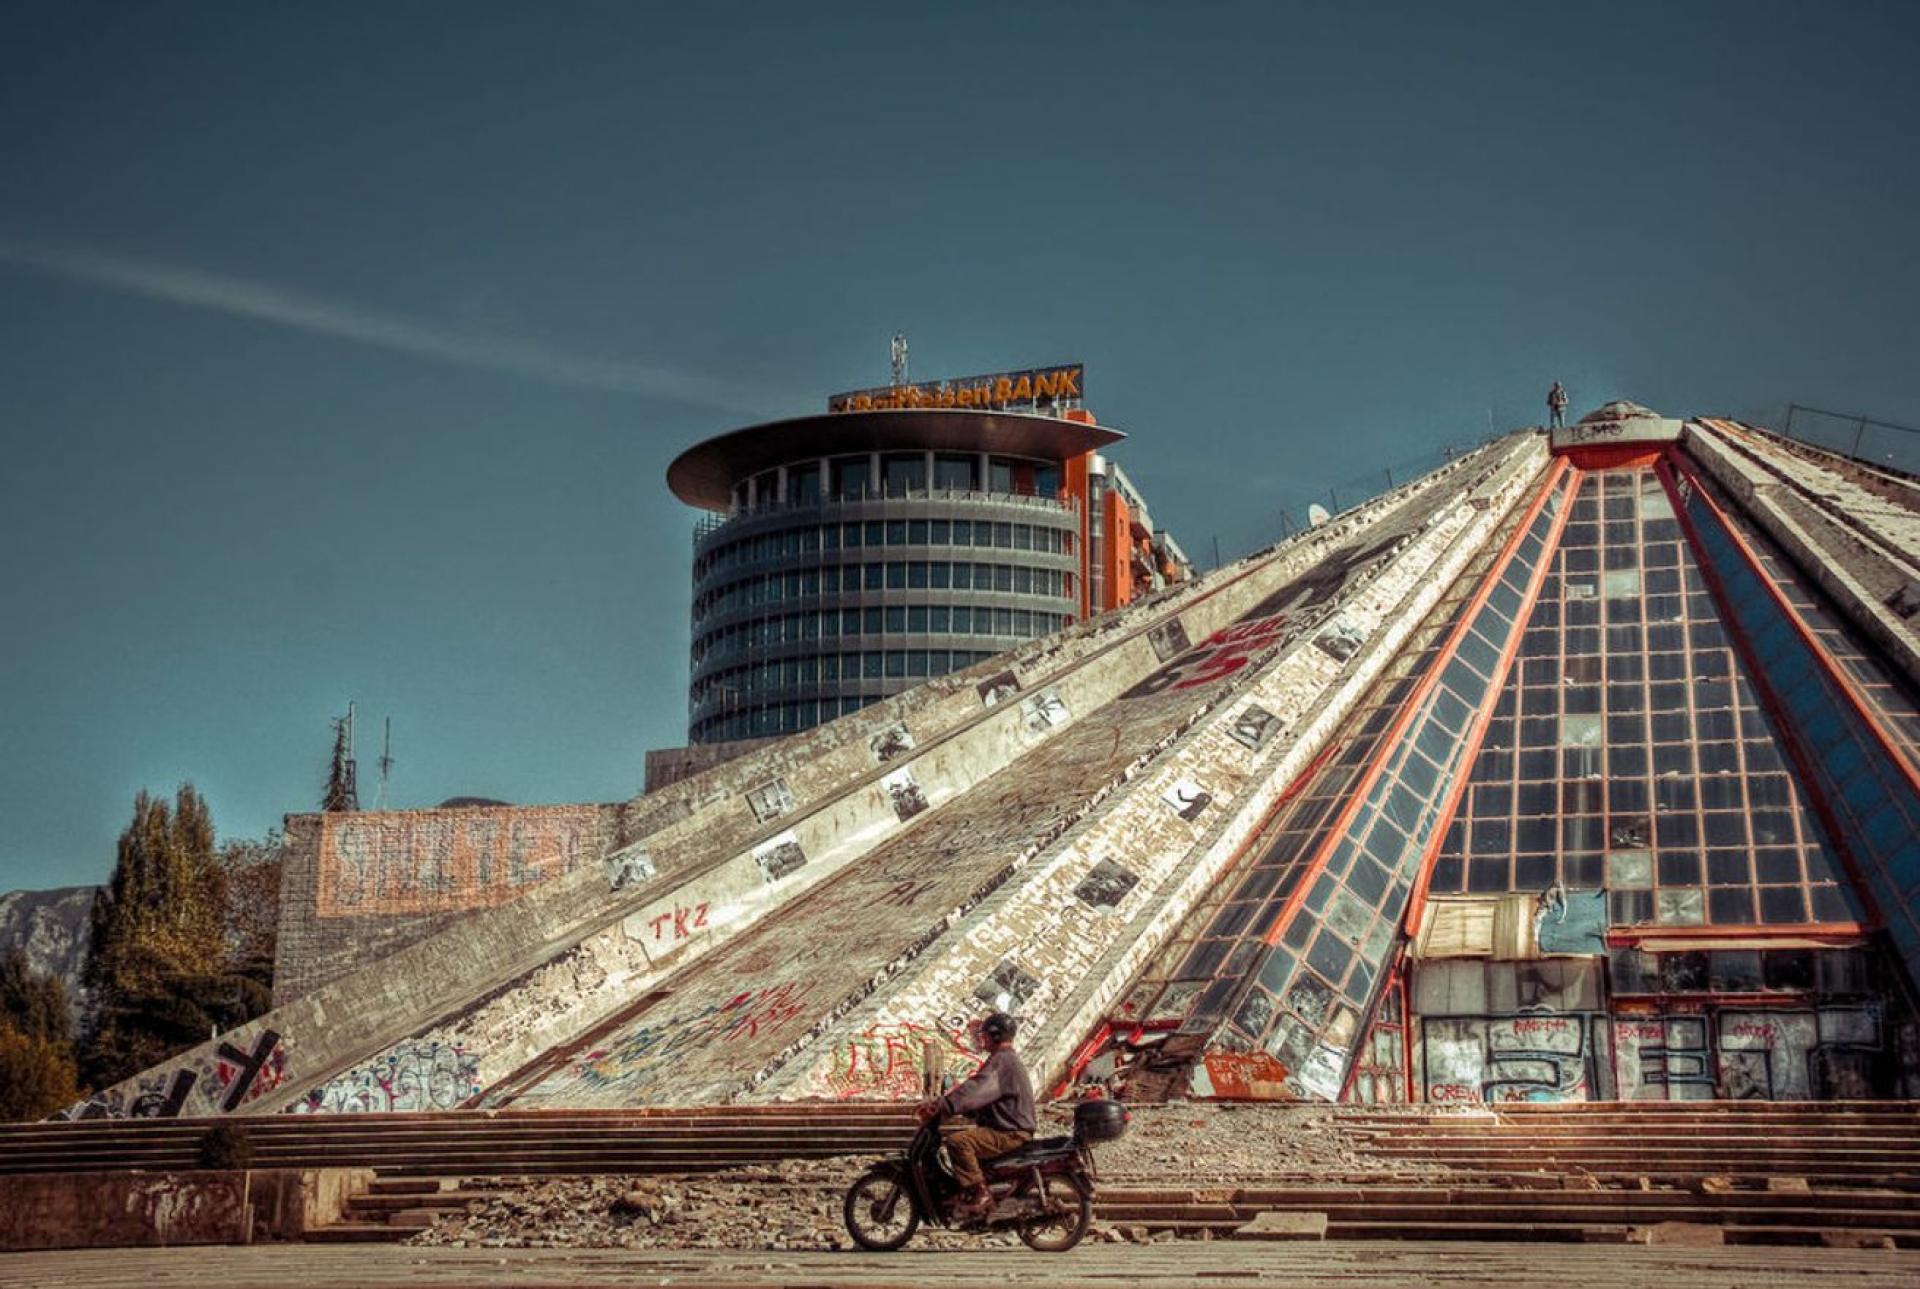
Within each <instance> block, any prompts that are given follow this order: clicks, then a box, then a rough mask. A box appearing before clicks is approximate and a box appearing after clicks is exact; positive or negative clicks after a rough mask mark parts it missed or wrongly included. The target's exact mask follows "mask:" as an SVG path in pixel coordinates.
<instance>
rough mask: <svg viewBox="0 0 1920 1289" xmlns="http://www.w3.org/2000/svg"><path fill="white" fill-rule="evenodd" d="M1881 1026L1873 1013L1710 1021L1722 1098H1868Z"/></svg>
mask: <svg viewBox="0 0 1920 1289" xmlns="http://www.w3.org/2000/svg"><path fill="white" fill-rule="evenodd" d="M1880 1022H1881V1015H1880V1010H1879V1008H1877V1007H1823V1008H1821V1009H1820V1010H1819V1011H1817V1012H1815V1011H1811V1010H1793V1011H1787V1010H1781V1011H1774V1010H1767V1011H1760V1010H1752V1011H1748V1010H1738V1011H1736V1010H1727V1011H1722V1012H1720V1013H1719V1015H1718V1016H1716V1017H1715V1027H1716V1031H1717V1036H1718V1038H1719V1040H1720V1088H1719V1092H1720V1095H1721V1096H1722V1097H1725V1098H1726V1099H1728V1100H1732V1101H1804V1100H1809V1099H1820V1100H1827V1099H1849V1100H1850V1099H1857V1098H1866V1097H1872V1096H1874V1095H1876V1092H1875V1089H1874V1081H1873V1068H1874V1064H1875V1059H1876V1057H1877V1055H1878V1053H1879V1052H1880V1050H1881V1046H1882V1040H1881V1033H1880V1030H1881V1024H1880Z"/></svg>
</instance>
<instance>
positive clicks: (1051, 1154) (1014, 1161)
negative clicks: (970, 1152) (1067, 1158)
mask: <svg viewBox="0 0 1920 1289" xmlns="http://www.w3.org/2000/svg"><path fill="white" fill-rule="evenodd" d="M1072 1153H1073V1138H1072V1137H1042V1138H1039V1139H1038V1140H1035V1141H1029V1142H1028V1143H1027V1144H1026V1145H1024V1146H1020V1147H1017V1148H1015V1149H1013V1150H1009V1151H1008V1152H1007V1153H1006V1154H1004V1155H995V1156H994V1157H993V1158H992V1159H983V1160H981V1161H980V1167H981V1169H982V1170H983V1171H985V1172H988V1173H1011V1172H1017V1171H1019V1170H1020V1169H1022V1168H1030V1167H1032V1166H1033V1165H1034V1164H1043V1163H1046V1162H1047V1161H1049V1160H1052V1159H1058V1158H1059V1157H1060V1156H1062V1155H1070V1154H1072Z"/></svg>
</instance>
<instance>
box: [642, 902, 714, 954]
mask: <svg viewBox="0 0 1920 1289" xmlns="http://www.w3.org/2000/svg"><path fill="white" fill-rule="evenodd" d="M711 907H712V906H711V905H709V904H708V902H707V901H706V900H701V901H700V902H699V903H698V904H676V905H674V906H673V907H672V908H671V909H669V910H668V911H666V912H665V913H660V914H657V915H655V916H653V917H650V918H648V919H647V920H646V921H645V922H644V923H642V924H641V925H642V926H644V927H645V928H646V934H645V935H643V936H640V937H637V938H638V939H640V940H641V942H642V943H643V944H650V945H654V946H656V947H658V946H662V945H669V944H675V943H677V942H679V941H681V940H684V939H686V938H687V937H688V936H690V935H692V934H693V933H694V932H696V931H704V930H706V929H707V927H708V925H709V924H708V922H707V914H708V910H709V909H710V908H711Z"/></svg>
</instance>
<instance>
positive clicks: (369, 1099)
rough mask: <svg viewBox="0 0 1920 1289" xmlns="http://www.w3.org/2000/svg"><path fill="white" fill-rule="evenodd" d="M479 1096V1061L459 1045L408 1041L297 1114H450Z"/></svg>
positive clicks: (314, 1096)
mask: <svg viewBox="0 0 1920 1289" xmlns="http://www.w3.org/2000/svg"><path fill="white" fill-rule="evenodd" d="M479 1092H480V1057H479V1055H478V1054H477V1053H474V1052H469V1051H468V1050H467V1049H466V1048H465V1047H463V1046H461V1045H460V1044H458V1043H439V1042H432V1041H426V1040H421V1041H408V1042H405V1043H401V1044H400V1045H399V1046H397V1047H395V1048H393V1049H391V1050H390V1051H388V1052H387V1053H386V1054H385V1055H383V1056H381V1057H379V1058H377V1059H376V1060H374V1061H373V1062H372V1063H371V1064H370V1065H366V1066H363V1067H361V1068H360V1069H357V1070H352V1071H349V1072H348V1073H346V1074H343V1075H341V1076H340V1077H339V1078H337V1079H334V1080H332V1081H331V1082H329V1083H327V1084H326V1085H325V1086H323V1087H318V1088H315V1089H313V1090H312V1091H311V1092H309V1093H307V1095H306V1096H305V1097H304V1098H303V1099H302V1100H301V1101H300V1102H299V1103H298V1104H296V1105H295V1106H293V1111H294V1112H295V1113H297V1114H379V1113H385V1112H388V1111H408V1110H452V1109H455V1108H457V1107H458V1106H460V1105H461V1104H462V1103H463V1102H465V1101H466V1100H468V1099H469V1098H471V1097H474V1096H477V1095H478V1094H479Z"/></svg>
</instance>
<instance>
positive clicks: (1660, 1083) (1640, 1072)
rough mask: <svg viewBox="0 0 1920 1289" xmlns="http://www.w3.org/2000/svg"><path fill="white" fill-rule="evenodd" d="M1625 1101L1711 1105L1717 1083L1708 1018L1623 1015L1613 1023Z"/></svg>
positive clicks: (1616, 1062)
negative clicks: (1693, 1102) (1708, 1041)
mask: <svg viewBox="0 0 1920 1289" xmlns="http://www.w3.org/2000/svg"><path fill="white" fill-rule="evenodd" d="M1613 1053H1614V1075H1615V1077H1616V1078H1617V1079H1618V1080H1619V1083H1620V1089H1619V1095H1620V1099H1621V1100H1622V1101H1710V1100H1712V1099H1713V1093H1714V1080H1713V1065H1712V1057H1711V1054H1710V1053H1709V1051H1708V1049H1707V1020H1706V1017H1704V1016H1631V1017H1629V1016H1622V1017H1619V1018H1617V1019H1616V1020H1615V1021H1614V1022H1613Z"/></svg>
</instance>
